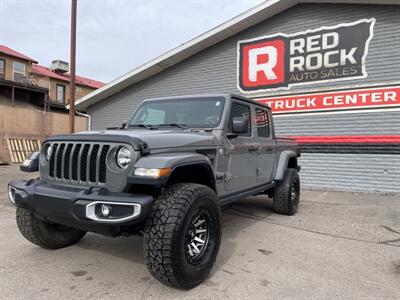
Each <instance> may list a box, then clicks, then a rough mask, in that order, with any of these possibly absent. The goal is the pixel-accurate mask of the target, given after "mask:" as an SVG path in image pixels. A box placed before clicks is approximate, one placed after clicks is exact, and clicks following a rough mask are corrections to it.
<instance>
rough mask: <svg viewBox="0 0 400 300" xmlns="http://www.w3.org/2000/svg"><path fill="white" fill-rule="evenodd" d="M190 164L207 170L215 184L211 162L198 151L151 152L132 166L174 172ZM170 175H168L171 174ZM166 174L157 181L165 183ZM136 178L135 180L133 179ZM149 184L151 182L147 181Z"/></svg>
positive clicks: (132, 178) (166, 179)
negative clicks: (167, 169)
mask: <svg viewBox="0 0 400 300" xmlns="http://www.w3.org/2000/svg"><path fill="white" fill-rule="evenodd" d="M190 165H197V166H198V165H201V166H203V167H205V168H206V170H207V172H208V173H209V174H210V176H211V181H212V185H215V183H216V179H215V173H214V170H213V167H212V164H211V162H210V160H209V159H208V157H206V156H205V155H202V154H198V153H182V152H180V153H168V154H153V155H150V156H145V157H142V158H141V159H139V160H138V161H137V162H136V163H135V165H134V168H147V169H161V168H171V169H172V173H171V175H172V174H173V173H174V171H175V169H177V168H179V167H184V166H190ZM171 175H170V176H171ZM170 176H167V177H165V178H163V179H162V180H161V181H159V182H158V183H161V184H165V183H166V182H167V181H168V179H169V177H170ZM135 179H136V180H135ZM137 180H138V178H137V177H136V178H135V176H134V177H131V180H130V182H131V183H135V182H137ZM148 183H149V184H151V182H148Z"/></svg>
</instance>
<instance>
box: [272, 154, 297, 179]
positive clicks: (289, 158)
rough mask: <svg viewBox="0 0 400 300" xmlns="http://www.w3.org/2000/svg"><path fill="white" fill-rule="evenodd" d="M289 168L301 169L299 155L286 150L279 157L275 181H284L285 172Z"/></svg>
mask: <svg viewBox="0 0 400 300" xmlns="http://www.w3.org/2000/svg"><path fill="white" fill-rule="evenodd" d="M288 168H292V169H297V170H298V169H299V165H298V161H297V154H296V152H295V151H292V150H284V151H282V152H281V154H280V155H279V160H278V165H277V167H276V173H275V180H282V179H283V177H284V175H285V171H286V169H288Z"/></svg>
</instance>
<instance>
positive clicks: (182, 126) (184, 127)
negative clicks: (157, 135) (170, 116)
mask: <svg viewBox="0 0 400 300" xmlns="http://www.w3.org/2000/svg"><path fill="white" fill-rule="evenodd" d="M158 126H160V127H161V126H171V127H179V128H182V129H187V127H186V124H184V123H169V124H158Z"/></svg>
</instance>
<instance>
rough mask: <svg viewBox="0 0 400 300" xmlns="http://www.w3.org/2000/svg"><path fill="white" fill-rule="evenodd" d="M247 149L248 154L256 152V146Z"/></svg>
mask: <svg viewBox="0 0 400 300" xmlns="http://www.w3.org/2000/svg"><path fill="white" fill-rule="evenodd" d="M247 149H248V150H249V152H255V151H258V146H255V145H252V146H249V147H248V148H247Z"/></svg>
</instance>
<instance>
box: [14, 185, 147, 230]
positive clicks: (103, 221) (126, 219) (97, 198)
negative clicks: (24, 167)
mask: <svg viewBox="0 0 400 300" xmlns="http://www.w3.org/2000/svg"><path fill="white" fill-rule="evenodd" d="M9 197H13V199H10V200H11V202H13V203H14V204H15V205H16V206H18V207H24V208H26V209H28V210H30V211H32V212H34V213H35V214H37V215H40V216H42V217H43V218H44V219H48V220H49V221H52V222H58V223H60V224H65V225H71V226H73V227H77V228H90V227H91V226H92V225H107V226H110V225H116V226H122V225H132V224H136V223H139V222H141V221H142V220H143V219H144V218H145V217H146V216H148V215H149V214H150V212H151V209H152V206H153V201H154V200H153V197H152V196H149V195H144V194H134V193H111V192H108V191H107V190H105V189H98V188H75V187H67V186H61V185H53V184H48V183H46V182H44V181H41V180H30V181H26V180H20V179H18V180H14V181H11V182H10V183H9ZM12 200H13V201H12ZM102 205H105V206H107V207H108V208H109V213H110V215H109V216H108V217H105V216H104V215H102V210H101V207H102Z"/></svg>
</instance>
